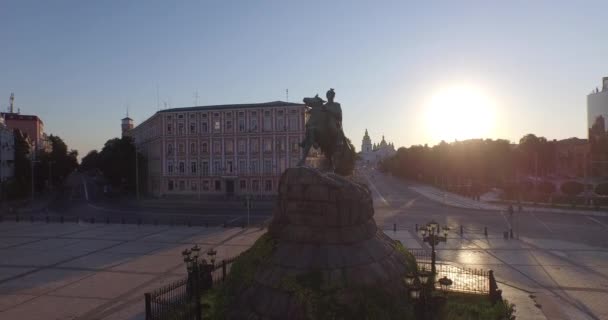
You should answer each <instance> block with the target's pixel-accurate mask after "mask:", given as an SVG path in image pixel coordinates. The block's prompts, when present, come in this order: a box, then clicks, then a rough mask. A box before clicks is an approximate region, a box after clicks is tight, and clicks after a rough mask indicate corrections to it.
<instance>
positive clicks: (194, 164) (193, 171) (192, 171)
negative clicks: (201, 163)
mask: <svg viewBox="0 0 608 320" xmlns="http://www.w3.org/2000/svg"><path fill="white" fill-rule="evenodd" d="M190 172H191V173H193V174H196V161H192V162H190Z"/></svg>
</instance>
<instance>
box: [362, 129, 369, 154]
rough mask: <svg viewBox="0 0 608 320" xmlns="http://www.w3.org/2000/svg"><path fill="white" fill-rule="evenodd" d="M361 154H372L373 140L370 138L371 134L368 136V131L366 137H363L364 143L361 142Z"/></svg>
mask: <svg viewBox="0 0 608 320" xmlns="http://www.w3.org/2000/svg"><path fill="white" fill-rule="evenodd" d="M361 152H363V153H368V152H372V139H370V138H369V134H367V129H365V135H364V136H363V141H362V142H361Z"/></svg>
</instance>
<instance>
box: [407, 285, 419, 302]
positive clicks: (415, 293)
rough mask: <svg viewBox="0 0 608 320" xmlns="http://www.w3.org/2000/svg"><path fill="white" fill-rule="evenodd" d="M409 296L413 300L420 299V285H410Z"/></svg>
mask: <svg viewBox="0 0 608 320" xmlns="http://www.w3.org/2000/svg"><path fill="white" fill-rule="evenodd" d="M409 292H410V298H412V299H414V300H418V299H420V292H422V287H421V286H420V285H412V286H411V287H410V288H409Z"/></svg>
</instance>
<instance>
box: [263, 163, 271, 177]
mask: <svg viewBox="0 0 608 320" xmlns="http://www.w3.org/2000/svg"><path fill="white" fill-rule="evenodd" d="M271 172H272V161H271V160H264V173H265V174H270V173H271Z"/></svg>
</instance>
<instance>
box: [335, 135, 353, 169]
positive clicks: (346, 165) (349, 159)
mask: <svg viewBox="0 0 608 320" xmlns="http://www.w3.org/2000/svg"><path fill="white" fill-rule="evenodd" d="M345 140H346V141H345V142H346V143H347V144H348V148H344V150H342V152H338V158H339V159H338V161H337V163H336V164H337V166H336V168H335V172H336V173H337V174H339V175H343V176H348V175H350V174H352V173H353V170H354V169H355V163H356V161H357V152H356V150H355V146H353V144H352V143H351V142H350V139H348V138H346V137H345Z"/></svg>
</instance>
